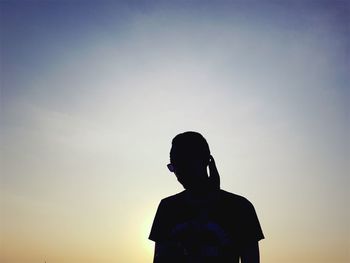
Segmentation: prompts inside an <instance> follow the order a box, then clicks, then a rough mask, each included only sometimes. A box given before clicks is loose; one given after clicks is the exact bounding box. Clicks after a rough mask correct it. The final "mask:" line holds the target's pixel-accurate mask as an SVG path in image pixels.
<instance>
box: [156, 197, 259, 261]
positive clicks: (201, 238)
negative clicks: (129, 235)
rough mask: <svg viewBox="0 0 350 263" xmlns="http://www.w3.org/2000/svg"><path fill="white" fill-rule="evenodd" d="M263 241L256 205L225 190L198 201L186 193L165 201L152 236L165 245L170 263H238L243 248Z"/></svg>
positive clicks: (158, 212)
mask: <svg viewBox="0 0 350 263" xmlns="http://www.w3.org/2000/svg"><path fill="white" fill-rule="evenodd" d="M263 238H264V235H263V232H262V230H261V227H260V223H259V220H258V217H257V215H256V212H255V209H254V207H253V205H252V204H251V203H250V202H249V201H248V200H247V199H246V198H244V197H242V196H239V195H235V194H232V193H229V192H226V191H223V190H217V191H213V192H211V193H210V194H208V195H206V197H205V198H197V199H196V198H194V197H193V196H192V195H191V194H190V193H189V192H188V191H186V190H185V191H183V192H181V193H179V194H176V195H173V196H170V197H167V198H165V199H163V200H162V201H161V202H160V204H159V207H158V210H157V213H156V216H155V218H154V221H153V225H152V229H151V233H150V235H149V239H150V240H153V241H155V242H159V243H162V244H166V246H167V247H168V249H167V253H168V255H169V258H171V259H172V261H171V262H196V261H198V260H199V262H234V263H236V262H237V263H238V260H239V256H240V255H241V251H242V249H244V247H245V246H246V245H249V244H252V243H253V242H257V241H259V240H261V239H263ZM191 258H192V259H193V260H191ZM167 262H170V261H167Z"/></svg>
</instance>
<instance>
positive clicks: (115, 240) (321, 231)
mask: <svg viewBox="0 0 350 263" xmlns="http://www.w3.org/2000/svg"><path fill="white" fill-rule="evenodd" d="M0 6H1V76H0V77H1V119H0V120H1V126H0V127H1V145H0V146H1V168H0V169H1V170H0V172H1V185H0V187H1V190H0V231H1V235H0V261H1V262H4V263H20V262H26V263H31V262H33V263H34V262H36V263H37V262H45V260H46V262H47V263H54V262H57V263H73V262H106V263H107V262H128V263H129V262H131V263H133V262H151V258H152V249H153V243H152V242H151V241H148V240H147V237H148V234H149V230H150V226H151V223H152V220H153V216H154V214H155V212H156V208H157V206H158V203H159V201H160V199H161V198H164V197H166V196H169V195H172V194H174V193H177V192H179V191H181V190H182V188H181V186H180V185H179V184H178V183H177V181H176V179H175V178H174V176H173V175H172V174H169V173H168V171H167V169H166V164H167V163H168V160H169V149H170V143H171V139H172V138H173V137H174V136H175V135H176V134H177V133H180V132H183V131H187V130H194V131H199V132H201V133H202V134H203V135H204V136H205V137H206V138H207V140H208V142H209V145H210V147H211V151H212V154H213V155H214V157H215V159H216V162H217V166H218V169H219V172H220V174H221V178H222V179H221V180H222V188H223V189H225V190H228V191H231V192H234V193H236V194H240V195H243V196H245V197H247V198H248V199H249V200H250V201H251V202H252V203H253V204H254V205H255V208H256V211H257V213H258V216H259V219H260V222H261V225H262V227H263V230H264V234H265V236H266V239H265V240H263V241H261V243H260V246H261V257H262V262H280V263H295V262H298V263H316V262H317V263H323V262H334V263H345V262H349V260H350V255H349V247H350V226H349V222H350V215H349V214H350V213H349V207H350V204H349V186H350V183H349V140H350V139H349V134H350V131H349V108H348V107H349V106H348V103H349V101H350V100H349V99H350V96H349V77H348V72H349V35H350V34H349V33H350V32H349V27H350V24H349V23H350V21H349V16H350V14H349V8H350V5H349V1H345V0H344V1H337V0H335V1H142V2H141V1H4V0H3V1H1V2H0Z"/></svg>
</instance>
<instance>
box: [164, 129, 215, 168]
mask: <svg viewBox="0 0 350 263" xmlns="http://www.w3.org/2000/svg"><path fill="white" fill-rule="evenodd" d="M209 157H210V150H209V145H208V143H207V141H206V140H205V138H204V137H203V136H202V135H201V134H200V133H198V132H193V131H188V132H184V133H180V134H178V135H176V136H175V138H174V139H173V141H172V147H171V150H170V162H171V163H172V164H175V165H184V164H186V163H188V162H190V161H193V160H198V161H202V162H203V164H204V165H207V164H208V162H209Z"/></svg>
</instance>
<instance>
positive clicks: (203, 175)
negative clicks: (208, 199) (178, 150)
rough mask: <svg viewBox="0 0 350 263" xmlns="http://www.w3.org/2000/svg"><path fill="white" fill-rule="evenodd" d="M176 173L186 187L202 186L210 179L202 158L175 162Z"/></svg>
mask: <svg viewBox="0 0 350 263" xmlns="http://www.w3.org/2000/svg"><path fill="white" fill-rule="evenodd" d="M174 173H175V175H176V177H177V180H178V181H179V182H180V183H181V184H182V185H183V187H184V188H185V189H195V188H200V187H202V186H203V185H204V184H205V183H206V181H207V179H208V174H207V170H206V165H205V164H204V163H203V161H202V160H191V161H188V162H186V163H180V164H174Z"/></svg>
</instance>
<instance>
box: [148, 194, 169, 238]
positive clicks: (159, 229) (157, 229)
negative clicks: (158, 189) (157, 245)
mask: <svg viewBox="0 0 350 263" xmlns="http://www.w3.org/2000/svg"><path fill="white" fill-rule="evenodd" d="M165 207H166V206H165V205H164V201H163V200H162V201H161V202H160V204H159V206H158V209H157V213H156V215H155V217H154V220H153V224H152V228H151V233H150V234H149V237H148V238H149V239H150V240H153V241H155V242H158V241H162V240H164V239H165V238H166V235H167V231H166V229H167V228H166V222H167V218H166V217H167V213H166V209H165Z"/></svg>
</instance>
